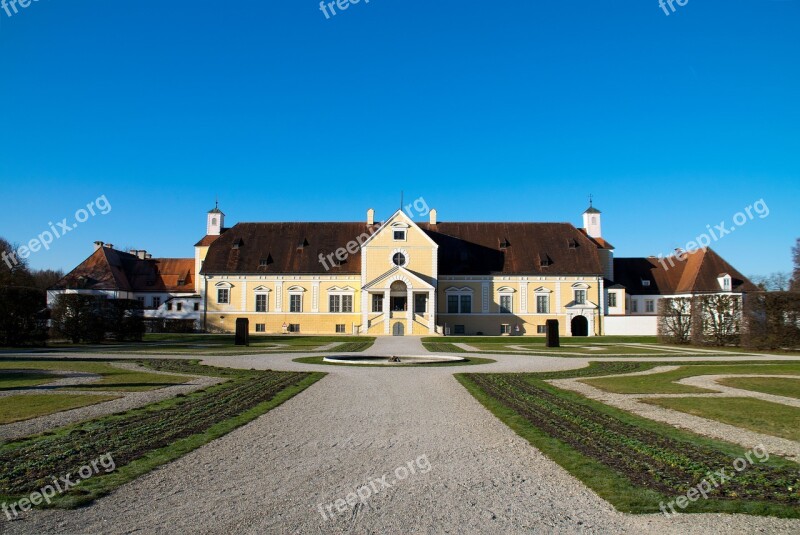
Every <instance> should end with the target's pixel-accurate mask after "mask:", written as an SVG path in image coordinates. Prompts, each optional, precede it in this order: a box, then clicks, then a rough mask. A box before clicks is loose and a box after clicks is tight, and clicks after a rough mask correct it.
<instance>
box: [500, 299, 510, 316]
mask: <svg viewBox="0 0 800 535" xmlns="http://www.w3.org/2000/svg"><path fill="white" fill-rule="evenodd" d="M511 310H512V308H511V296H510V295H501V296H500V313H501V314H511Z"/></svg>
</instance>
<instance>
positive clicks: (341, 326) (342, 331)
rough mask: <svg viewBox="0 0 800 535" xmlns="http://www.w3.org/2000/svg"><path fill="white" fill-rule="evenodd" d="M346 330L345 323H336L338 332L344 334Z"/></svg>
mask: <svg viewBox="0 0 800 535" xmlns="http://www.w3.org/2000/svg"><path fill="white" fill-rule="evenodd" d="M344 332H345V330H344V323H337V324H336V333H337V334H343V333H344Z"/></svg>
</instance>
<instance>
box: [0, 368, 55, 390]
mask: <svg viewBox="0 0 800 535" xmlns="http://www.w3.org/2000/svg"><path fill="white" fill-rule="evenodd" d="M57 379H59V376H58V375H55V374H52V373H47V372H41V371H35V370H13V371H11V370H8V371H3V370H0V390H13V389H19V388H29V387H32V386H39V385H43V384H46V383H52V382H53V381H55V380H57Z"/></svg>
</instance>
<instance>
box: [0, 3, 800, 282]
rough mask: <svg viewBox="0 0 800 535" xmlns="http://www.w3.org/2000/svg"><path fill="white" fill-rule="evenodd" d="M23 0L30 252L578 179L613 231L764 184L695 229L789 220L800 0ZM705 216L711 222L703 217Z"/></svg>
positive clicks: (177, 247) (778, 225)
mask: <svg viewBox="0 0 800 535" xmlns="http://www.w3.org/2000/svg"><path fill="white" fill-rule="evenodd" d="M676 8H677V11H676V12H675V13H673V14H671V15H670V16H666V15H665V14H664V12H663V11H662V10H661V9H660V8H659V7H658V3H657V0H647V1H643V0H635V1H634V0H626V1H606V2H588V1H581V2H578V1H573V2H543V1H530V0H528V1H522V0H520V1H501V2H491V3H490V2H467V1H464V0H461V1H454V0H445V1H442V0H437V1H435V2H433V1H425V2H423V1H416V0H405V1H398V0H371V2H370V3H368V4H366V3H364V0H362V1H361V3H359V4H357V5H352V6H351V7H350V8H349V9H348V10H347V11H344V12H340V13H339V14H337V15H336V16H334V17H332V18H330V19H329V20H328V19H326V18H325V16H324V15H323V14H322V13H321V11H320V10H319V2H318V1H315V0H287V1H284V2H275V1H255V0H253V1H247V0H240V1H236V2H206V1H201V0H194V1H191V2H189V1H177V0H170V1H168V2H140V1H136V2H134V1H130V0H114V1H113V2H110V1H100V0H74V1H73V0H70V1H60V0H40V1H38V2H33V3H31V5H30V6H29V7H27V8H24V9H23V8H20V9H19V13H17V14H15V15H13V16H12V17H8V16H7V15H6V14H5V12H3V11H0V183H1V184H2V193H3V208H2V210H0V217H1V218H2V220H1V221H0V223H2V225H1V226H0V235H1V236H3V237H5V238H6V239H8V240H10V241H12V242H16V243H19V244H22V243H25V242H27V241H28V240H30V239H31V238H34V237H36V236H37V235H38V234H39V233H40V232H42V231H43V230H47V228H48V223H49V222H51V221H52V222H56V221H60V220H61V219H62V218H63V217H68V218H70V220H71V219H72V217H73V214H74V213H75V211H76V210H78V209H79V208H81V207H82V206H85V205H86V204H87V203H89V202H91V201H92V200H94V199H96V198H97V197H98V196H100V195H105V196H106V198H107V199H108V201H109V203H110V204H111V206H112V210H111V212H110V213H108V214H107V215H105V216H95V217H93V218H89V220H88V221H86V222H85V223H83V224H82V225H80V226H79V227H78V228H76V229H75V230H74V231H72V232H70V233H68V234H66V235H65V236H63V237H62V238H60V239H58V240H56V241H55V242H54V243H53V244H52V246H51V249H50V250H49V251H40V252H37V253H35V254H33V255H32V256H31V257H30V264H31V265H32V266H33V267H37V268H44V267H53V268H63V269H67V270H68V269H71V268H72V267H74V266H75V265H76V264H77V263H78V262H80V261H81V260H82V259H83V258H85V257H86V256H87V255H88V254H89V253H90V252H91V243H92V241H94V240H104V241H107V242H113V243H114V244H116V245H119V246H125V245H127V246H132V247H138V248H146V249H148V250H149V251H152V252H153V253H154V255H156V256H191V255H192V253H193V250H192V245H193V244H194V243H195V242H196V241H197V240H198V239H199V238H200V237H201V236H202V235H203V234H204V231H205V212H206V211H207V210H209V209H210V208H212V207H213V204H214V198H215V196H216V195H218V196H219V199H220V205H221V207H222V208H223V210H224V211H225V212H226V214H227V216H228V218H227V222H228V223H235V222H237V221H283V220H323V221H325V220H361V219H362V218H364V217H365V210H366V209H367V208H368V207H374V208H375V209H376V211H377V217H378V218H379V219H380V218H383V217H386V216H387V215H388V214H389V213H390V212H391V211H393V210H394V209H395V208H396V207H397V205H398V203H399V195H400V190H404V191H405V196H406V199H407V200H412V199H415V198H418V197H424V199H425V201H426V202H427V203H428V204H429V205H430V206H432V207H436V208H437V209H438V211H439V217H440V219H442V220H449V221H459V220H461V221H463V220H473V221H475V220H478V221H480V220H486V221H503V220H509V221H570V222H572V223H574V224H576V225H579V224H580V215H581V213H582V212H583V210H584V209H585V208H586V206H587V196H588V194H589V193H592V194H594V196H595V206H597V207H598V208H600V209H601V210H602V211H603V217H604V227H603V234H604V237H606V238H607V239H608V240H609V241H610V242H611V243H613V244H614V245H615V246H616V248H617V251H616V253H617V255H618V256H646V255H649V254H658V253H668V252H669V251H671V250H672V249H674V248H675V247H678V246H683V245H685V244H686V242H688V241H689V240H692V239H693V238H694V237H695V236H697V235H698V234H700V233H702V232H704V231H705V230H706V225H712V226H713V225H716V224H718V223H719V222H720V221H722V220H725V221H728V222H730V220H731V218H732V217H733V216H734V214H736V213H737V212H738V211H740V210H742V209H743V208H744V207H746V206H748V205H751V204H753V203H754V202H755V201H758V200H759V199H762V198H763V199H764V201H765V202H766V204H767V206H768V207H769V209H770V214H769V216H768V217H766V218H764V219H760V218H758V217H756V218H755V219H754V220H753V221H749V222H748V223H747V224H746V225H745V226H743V227H741V228H739V229H737V231H736V232H734V233H732V234H729V235H727V236H725V237H724V238H722V239H721V240H719V241H718V242H717V243H715V244H713V245H712V247H714V248H715V250H717V251H718V252H720V253H721V254H722V255H723V256H724V257H725V258H727V259H729V260H730V261H731V262H732V263H733V264H734V266H736V267H738V268H739V269H740V270H741V271H743V272H744V273H746V274H754V273H764V274H766V273H769V272H772V271H777V270H789V269H790V267H791V262H790V248H791V246H792V245H793V244H794V240H795V239H796V238H797V237H798V235H800V225H798V216H799V215H800V214H799V212H800V211H799V210H798V204H799V202H798V201H800V195H799V194H800V104H798V103H800V75H799V74H798V71H800V32H798V27H799V26H800V4H799V3H798V1H795V0H786V1H770V0H760V1H757V0H749V1H736V0H734V1H725V2H722V1H707V0H703V1H700V0H689V1H688V4H687V5H685V6H683V7H678V6H677V5H676ZM728 226H730V223H728Z"/></svg>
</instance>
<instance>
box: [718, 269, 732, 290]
mask: <svg viewBox="0 0 800 535" xmlns="http://www.w3.org/2000/svg"><path fill="white" fill-rule="evenodd" d="M717 282H718V283H719V287H720V288H722V290H723V291H725V292H730V291H731V286H732V282H731V276H730V275H728V274H727V273H720V274H719V276H718V277H717Z"/></svg>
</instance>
